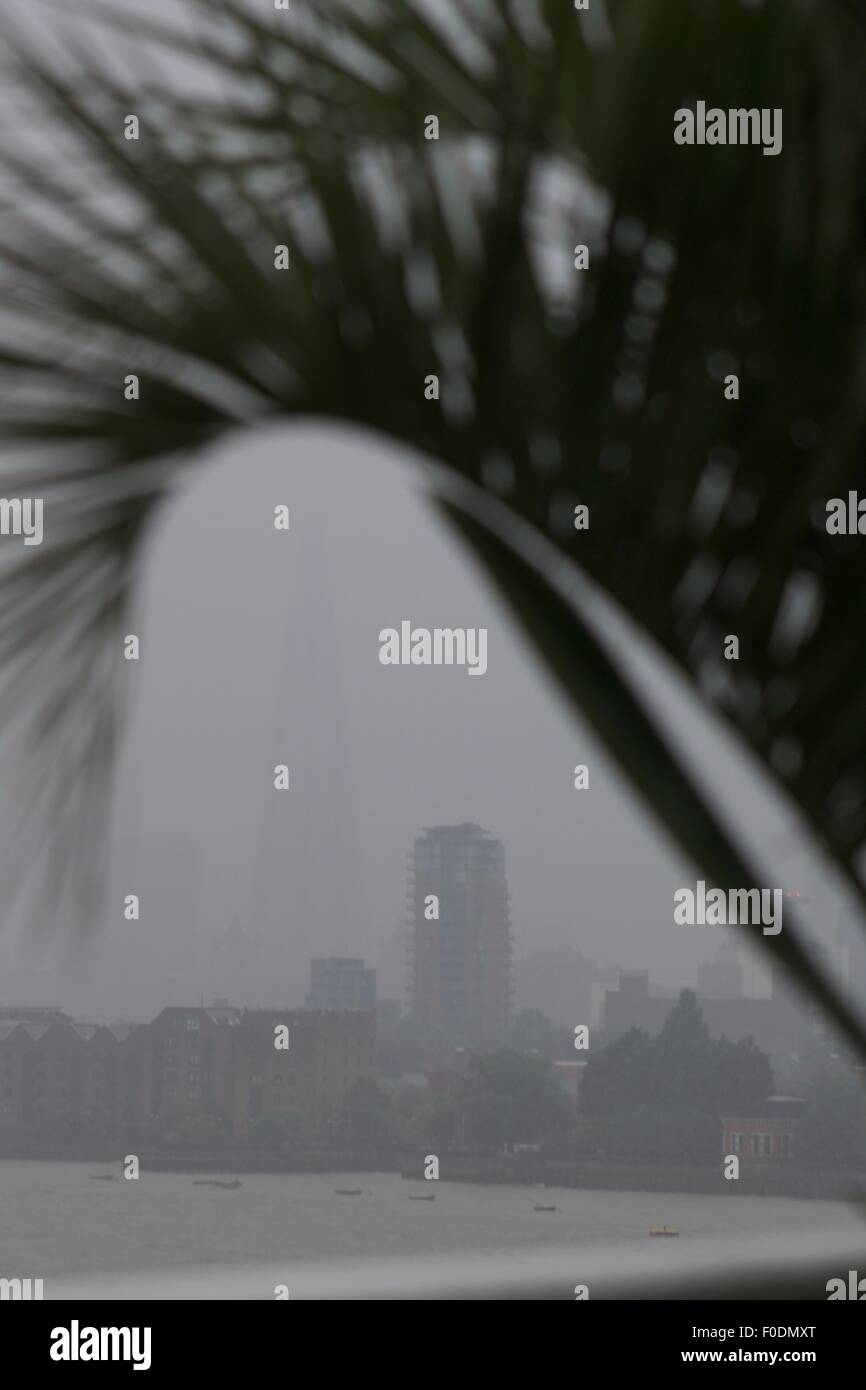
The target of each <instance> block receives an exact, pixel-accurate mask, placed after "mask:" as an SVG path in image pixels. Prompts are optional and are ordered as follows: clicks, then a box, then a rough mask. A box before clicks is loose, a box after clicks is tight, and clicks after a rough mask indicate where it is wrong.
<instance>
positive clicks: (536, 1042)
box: [508, 1009, 573, 1061]
mask: <svg viewBox="0 0 866 1390" xmlns="http://www.w3.org/2000/svg"><path fill="white" fill-rule="evenodd" d="M508 1046H509V1047H510V1048H513V1050H514V1051H515V1052H537V1053H539V1054H540V1055H541V1056H542V1057H547V1058H549V1059H550V1061H558V1060H560V1059H563V1058H566V1057H568V1056H569V1053H570V1051H572V1050H573V1037H572V1035H571V1034H570V1033H569V1031H568V1029H567V1028H557V1027H556V1026H555V1024H553V1023H551V1021H550V1019H549V1018H548V1017H547V1015H546V1014H545V1013H543V1012H542V1010H541V1009H521V1010H520V1012H519V1013H518V1014H516V1015H515V1017H514V1019H513V1021H512V1024H511V1027H510V1029H509V1031H508Z"/></svg>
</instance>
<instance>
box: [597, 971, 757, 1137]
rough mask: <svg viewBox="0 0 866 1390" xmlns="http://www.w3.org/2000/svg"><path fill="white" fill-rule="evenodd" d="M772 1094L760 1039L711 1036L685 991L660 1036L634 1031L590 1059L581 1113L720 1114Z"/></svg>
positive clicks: (696, 1002)
mask: <svg viewBox="0 0 866 1390" xmlns="http://www.w3.org/2000/svg"><path fill="white" fill-rule="evenodd" d="M772 1091H773V1073H772V1069H771V1067H770V1063H769V1060H768V1058H767V1056H766V1055H765V1054H764V1053H763V1052H761V1050H760V1049H759V1048H758V1047H757V1046H756V1044H755V1042H754V1039H752V1038H746V1039H743V1040H742V1041H740V1042H737V1043H732V1042H730V1041H729V1039H727V1038H711V1037H710V1035H709V1031H708V1029H707V1026H706V1023H705V1021H704V1016H703V1013H702V1012H701V1008H700V1005H699V1004H698V1001H697V998H696V996H695V994H694V991H692V990H683V991H682V993H681V994H680V997H679V999H678V1000H677V1002H676V1004H675V1005H674V1007H673V1008H672V1010H671V1012H670V1013H669V1014H668V1016H667V1018H666V1019H665V1022H664V1026H663V1027H662V1030H661V1032H660V1033H659V1035H658V1037H656V1038H652V1037H650V1036H649V1034H648V1033H645V1032H642V1031H641V1030H639V1029H637V1028H632V1029H630V1030H629V1031H628V1033H624V1034H623V1036H622V1037H621V1038H618V1039H617V1040H616V1041H615V1042H613V1043H611V1044H610V1045H609V1046H608V1047H606V1048H603V1049H602V1051H601V1052H599V1053H595V1054H593V1055H592V1056H591V1057H590V1059H589V1062H588V1064H587V1068H586V1072H585V1075H584V1078H583V1081H582V1083H581V1089H580V1112H581V1114H582V1115H623V1114H627V1113H629V1112H631V1111H637V1110H644V1109H645V1110H647V1111H649V1112H652V1113H656V1114H661V1113H662V1112H664V1113H666V1114H669V1115H672V1114H674V1113H675V1112H691V1113H693V1114H695V1115H697V1114H705V1115H716V1116H720V1115H723V1114H725V1113H732V1112H735V1111H737V1110H744V1109H748V1108H750V1107H751V1106H752V1105H754V1104H755V1103H756V1102H758V1101H760V1100H761V1099H762V1098H763V1097H764V1096H768V1095H770V1094H771V1093H772Z"/></svg>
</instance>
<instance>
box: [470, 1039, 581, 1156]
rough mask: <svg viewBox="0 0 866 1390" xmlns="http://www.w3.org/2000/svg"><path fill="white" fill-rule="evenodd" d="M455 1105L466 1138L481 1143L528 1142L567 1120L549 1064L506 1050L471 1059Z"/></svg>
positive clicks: (564, 1103) (567, 1111) (569, 1117)
mask: <svg viewBox="0 0 866 1390" xmlns="http://www.w3.org/2000/svg"><path fill="white" fill-rule="evenodd" d="M459 1103H460V1105H461V1107H462V1110H463V1113H464V1115H465V1117H466V1129H467V1134H468V1137H471V1138H472V1139H473V1140H475V1141H478V1142H480V1143H485V1144H496V1145H500V1144H514V1143H517V1142H518V1141H523V1142H534V1141H536V1140H539V1139H543V1138H544V1137H545V1136H546V1135H547V1134H549V1133H550V1132H552V1131H554V1130H557V1129H563V1128H567V1127H568V1126H569V1125H570V1124H571V1120H572V1108H571V1105H570V1104H569V1101H568V1098H567V1096H566V1095H565V1093H564V1092H563V1090H562V1089H561V1087H560V1085H559V1083H558V1082H557V1080H556V1077H555V1076H554V1075H553V1071H552V1069H551V1066H550V1064H549V1062H547V1061H546V1060H544V1059H542V1058H538V1057H528V1056H526V1055H525V1054H524V1053H520V1052H514V1051H511V1050H509V1049H507V1048H503V1049H501V1050H500V1051H499V1052H494V1053H491V1054H490V1056H488V1057H481V1058H478V1059H477V1060H476V1061H475V1063H474V1066H473V1067H472V1069H471V1071H470V1072H469V1074H468V1075H467V1077H466V1078H465V1083H464V1087H463V1090H462V1094H461V1096H460V1101H459Z"/></svg>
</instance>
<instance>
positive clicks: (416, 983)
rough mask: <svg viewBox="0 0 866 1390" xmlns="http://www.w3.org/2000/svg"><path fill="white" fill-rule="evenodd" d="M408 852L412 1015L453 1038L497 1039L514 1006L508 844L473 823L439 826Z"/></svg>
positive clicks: (502, 1031) (458, 1039) (468, 1039)
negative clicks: (507, 860)
mask: <svg viewBox="0 0 866 1390" xmlns="http://www.w3.org/2000/svg"><path fill="white" fill-rule="evenodd" d="M410 857H411V869H410V875H409V890H408V897H409V910H410V924H409V962H408V964H409V977H410V978H409V1007H410V1011H411V1013H412V1017H413V1018H414V1019H415V1021H416V1022H417V1023H419V1024H421V1025H422V1026H425V1027H429V1028H432V1029H439V1030H441V1031H442V1032H444V1033H447V1034H448V1036H449V1038H450V1039H451V1040H453V1041H454V1042H463V1041H466V1042H469V1043H471V1044H474V1045H478V1044H484V1043H495V1042H498V1041H499V1040H501V1038H502V1037H503V1035H504V1034H505V1031H506V1029H507V1027H508V1016H509V1010H510V1005H511V930H510V925H509V906H508V903H509V895H508V885H507V883H506V878H505V847H504V846H503V844H502V842H501V841H500V840H494V839H492V838H491V837H490V835H488V833H487V831H486V830H482V829H481V827H480V826H478V825H473V824H471V823H469V822H467V823H464V824H463V825H437V826H433V827H432V828H431V829H428V830H425V831H424V834H423V835H421V836H419V838H418V839H417V840H416V841H415V847H414V850H413V851H412V853H411V856H410ZM433 899H435V900H436V901H435V902H434V901H432V900H433ZM436 902H438V917H437V915H436Z"/></svg>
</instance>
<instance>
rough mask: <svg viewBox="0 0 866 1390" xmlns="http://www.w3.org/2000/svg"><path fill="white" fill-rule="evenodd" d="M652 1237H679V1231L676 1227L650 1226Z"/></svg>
mask: <svg viewBox="0 0 866 1390" xmlns="http://www.w3.org/2000/svg"><path fill="white" fill-rule="evenodd" d="M649 1233H650V1235H651V1236H678V1235H679V1231H678V1230H677V1228H676V1226H650V1228H649Z"/></svg>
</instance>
